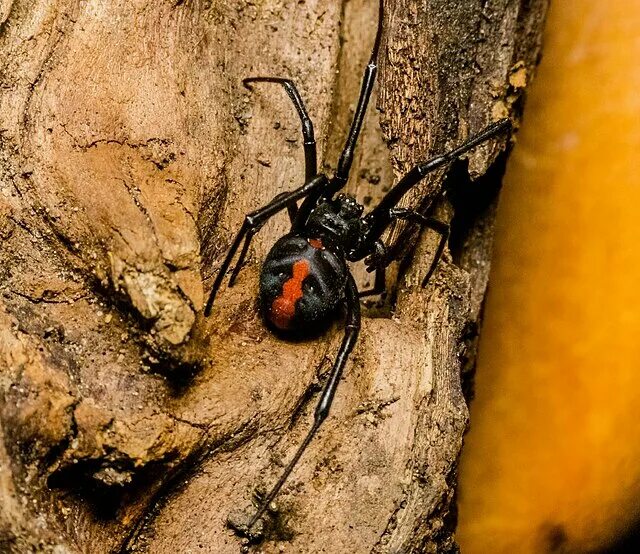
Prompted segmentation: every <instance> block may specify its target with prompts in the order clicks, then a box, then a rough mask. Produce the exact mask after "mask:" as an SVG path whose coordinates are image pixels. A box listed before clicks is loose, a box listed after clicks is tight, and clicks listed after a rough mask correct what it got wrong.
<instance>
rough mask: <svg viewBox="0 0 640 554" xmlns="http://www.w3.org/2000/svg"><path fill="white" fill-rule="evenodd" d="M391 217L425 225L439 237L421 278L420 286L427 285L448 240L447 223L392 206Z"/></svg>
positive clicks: (393, 219)
mask: <svg viewBox="0 0 640 554" xmlns="http://www.w3.org/2000/svg"><path fill="white" fill-rule="evenodd" d="M391 217H392V221H396V220H398V219H403V220H405V221H410V222H412V223H418V224H419V225H420V226H422V227H427V228H428V229H431V230H432V231H435V232H436V233H437V234H438V235H439V237H440V239H439V240H438V247H437V248H436V253H435V254H434V256H433V261H432V262H431V265H430V266H429V271H427V274H426V275H425V276H424V279H423V280H422V288H424V287H426V286H427V283H428V282H429V279H431V276H432V275H433V272H434V271H435V270H436V267H437V265H438V262H439V261H440V258H441V257H442V253H443V252H444V247H445V246H446V244H447V240H449V232H450V228H449V224H448V223H445V222H444V221H440V220H439V219H435V218H434V217H427V216H425V215H422V214H421V213H419V212H416V211H415V210H411V209H409V208H394V209H393V210H391Z"/></svg>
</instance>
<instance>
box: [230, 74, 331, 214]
mask: <svg viewBox="0 0 640 554" xmlns="http://www.w3.org/2000/svg"><path fill="white" fill-rule="evenodd" d="M249 83H279V84H281V85H282V86H283V87H284V90H285V91H286V93H287V95H288V96H289V98H291V101H292V102H293V105H294V107H295V109H296V111H297V112H298V116H300V122H301V123H302V136H303V138H304V162H305V163H304V165H305V179H306V180H307V181H308V180H309V179H311V178H312V177H313V176H314V175H316V174H317V172H318V162H317V157H318V155H317V152H316V139H315V136H314V134H313V122H312V121H311V118H310V117H309V114H308V112H307V109H306V108H305V106H304V101H303V100H302V97H301V96H300V93H299V92H298V89H297V88H296V85H295V84H294V82H293V81H292V80H291V79H284V78H282V77H249V78H247V79H243V81H242V84H243V85H244V86H245V87H247V88H251V86H250V84H249ZM294 219H295V215H294V216H293V217H291V220H292V221H293V220H294Z"/></svg>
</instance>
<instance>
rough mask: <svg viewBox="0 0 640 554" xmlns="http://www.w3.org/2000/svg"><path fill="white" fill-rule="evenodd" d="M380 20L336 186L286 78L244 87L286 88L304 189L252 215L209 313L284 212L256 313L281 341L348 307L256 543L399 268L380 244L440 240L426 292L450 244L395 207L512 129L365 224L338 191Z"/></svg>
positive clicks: (389, 197) (415, 172) (407, 186)
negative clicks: (410, 236) (286, 223)
mask: <svg viewBox="0 0 640 554" xmlns="http://www.w3.org/2000/svg"><path fill="white" fill-rule="evenodd" d="M383 13H384V0H380V3H379V11H378V28H377V33H376V38H375V42H374V45H373V49H372V52H371V58H370V60H369V63H368V64H367V66H366V68H365V71H364V76H363V80H362V85H361V90H360V97H359V99H358V104H357V108H356V111H355V114H354V117H353V121H352V123H351V128H350V130H349V134H348V137H347V140H346V144H345V146H344V149H343V151H342V154H341V156H340V159H339V161H338V167H337V170H336V172H335V175H334V176H333V177H331V178H330V177H328V176H327V175H324V174H322V173H318V170H317V161H316V159H317V155H316V141H315V137H314V131H313V123H312V121H311V118H310V117H309V115H308V113H307V110H306V108H305V105H304V102H303V100H302V97H301V96H300V94H299V92H298V89H297V88H296V86H295V84H294V83H293V81H291V80H290V79H286V78H281V77H251V78H248V79H244V80H243V84H244V85H245V86H246V87H248V88H251V83H257V82H267V83H277V84H280V85H282V86H283V87H284V89H285V91H286V93H287V95H288V96H289V98H290V99H291V101H292V102H293V105H294V107H295V109H296V111H297V113H298V116H299V118H300V121H301V123H302V136H303V138H304V154H305V183H304V184H303V185H302V186H301V187H300V188H298V189H296V190H293V191H291V192H285V193H283V194H279V195H278V196H276V197H275V198H274V199H273V200H272V201H271V202H269V203H268V204H267V205H265V206H264V207H262V208H260V209H258V210H255V211H253V212H251V213H249V214H247V216H246V217H245V219H244V223H243V224H242V226H241V228H240V230H239V232H238V234H237V235H236V237H235V239H234V240H233V243H232V244H231V247H230V248H229V251H228V253H227V255H226V257H225V258H224V261H223V262H222V265H221V267H220V270H219V272H218V274H217V275H216V279H215V281H214V283H213V287H212V289H211V293H210V295H209V299H208V301H207V304H206V307H205V310H204V314H205V316H209V315H210V314H211V310H212V308H213V303H214V300H215V298H216V295H217V293H218V291H219V290H220V286H221V284H222V281H223V280H224V278H225V275H226V274H227V272H228V270H229V267H230V265H231V262H232V261H233V259H234V257H235V255H236V253H237V251H238V249H239V248H240V245H241V244H242V249H241V250H240V255H239V256H238V261H237V262H236V265H235V267H234V269H233V271H232V272H231V276H230V278H229V285H228V286H229V287H231V286H233V284H234V282H235V280H236V277H237V276H238V273H239V271H240V269H241V267H242V265H243V262H244V260H245V258H246V255H247V252H248V250H249V245H250V244H251V240H252V238H253V237H254V235H255V234H256V233H257V232H258V231H259V230H260V228H261V227H262V226H263V225H264V223H265V222H266V221H268V220H269V219H270V218H272V217H273V216H275V215H276V214H278V213H279V212H281V211H284V210H287V211H288V213H289V218H290V221H291V229H290V231H289V232H288V233H287V234H286V235H284V236H283V237H282V238H280V239H279V240H278V241H277V242H276V243H275V244H274V245H273V247H272V248H271V250H270V252H269V254H268V255H267V257H266V260H265V261H264V264H263V266H262V270H261V274H260V306H261V311H262V315H263V317H264V320H265V322H266V324H267V325H268V326H269V327H271V328H272V329H273V330H274V331H275V332H277V333H281V334H285V335H287V334H288V335H300V334H310V333H314V332H317V331H318V330H319V329H322V328H323V327H324V326H325V325H326V323H327V322H328V321H331V320H332V317H333V316H334V315H335V314H336V312H337V311H338V308H339V306H340V305H343V306H344V307H345V308H346V323H345V331H344V337H343V340H342V344H341V346H340V349H339V351H338V354H337V356H336V358H335V360H334V362H333V366H332V369H331V371H330V373H329V377H328V379H327V381H326V383H325V385H324V388H323V390H322V392H321V394H320V398H319V400H318V403H317V406H316V409H315V413H314V420H313V424H312V426H311V429H310V430H309V432H308V434H307V435H306V437H305V439H304V441H303V442H302V444H301V445H300V446H299V447H298V449H297V451H296V453H295V454H294V456H293V458H292V459H291V460H290V461H289V463H288V464H287V466H286V468H285V470H284V472H283V474H282V476H281V477H280V479H279V480H278V481H277V483H276V484H275V485H274V486H273V488H272V489H271V490H270V492H269V493H268V494H267V495H266V496H265V497H264V498H263V499H262V501H261V503H260V505H259V508H258V510H257V511H256V512H255V514H254V515H253V517H252V518H251V519H250V520H249V523H248V524H247V526H246V528H245V529H244V532H245V533H246V534H250V530H251V528H252V527H253V526H254V525H255V524H256V522H257V521H258V520H259V519H260V518H261V517H262V516H263V514H264V513H265V511H266V510H267V508H268V507H269V505H270V504H271V502H272V501H273V500H274V498H275V497H276V496H277V494H278V493H279V491H280V489H281V488H282V486H283V485H284V483H285V481H286V480H287V478H288V477H289V475H290V474H291V472H292V471H293V469H294V467H295V465H296V464H297V462H298V460H299V459H300V457H301V456H302V454H303V453H304V451H305V449H306V448H307V446H308V445H309V443H310V442H311V440H312V439H313V438H314V436H315V435H316V434H317V432H318V429H319V428H320V426H321V424H322V422H323V421H324V420H325V419H326V418H327V416H328V415H329V410H330V408H331V403H332V402H333V398H334V396H335V394H336V389H337V387H338V383H339V382H340V378H341V376H342V371H343V369H344V366H345V363H346V361H347V358H348V357H349V354H350V353H351V351H352V350H353V347H354V345H355V343H356V340H357V338H358V333H359V330H360V300H359V299H360V298H362V297H364V296H370V295H376V294H381V293H383V292H384V290H385V269H386V267H387V266H388V265H389V264H390V263H391V262H392V261H393V259H392V257H391V256H389V255H388V252H387V249H386V248H385V245H384V244H383V243H382V241H381V237H382V235H383V233H384V232H385V230H386V229H387V228H388V227H389V226H390V225H391V224H392V223H394V222H395V221H397V220H406V221H408V222H410V223H415V224H419V225H421V226H424V227H427V228H429V229H431V230H433V231H435V232H436V233H437V234H438V235H439V237H440V238H439V242H438V246H437V249H436V252H435V255H434V259H433V261H432V263H431V266H430V268H429V270H428V272H427V274H426V275H425V277H424V279H423V281H422V287H425V286H426V284H427V282H428V281H429V278H430V277H431V275H432V274H433V272H434V270H435V268H436V266H437V264H438V261H439V259H440V257H441V255H442V252H443V250H444V247H445V244H446V242H447V239H448V235H449V226H448V225H447V224H446V223H444V222H442V221H438V220H437V219H434V218H432V217H426V216H425V215H423V214H422V213H419V212H417V211H415V210H411V209H407V208H399V207H397V206H398V203H399V202H400V200H401V199H402V198H403V197H404V195H405V194H406V193H407V192H408V191H409V190H411V188H412V187H413V186H415V185H416V184H417V183H418V182H419V181H420V180H421V179H423V178H424V177H425V176H426V175H428V174H429V173H431V172H432V171H434V170H436V169H439V168H441V167H443V166H446V165H447V164H450V163H451V162H453V161H455V160H456V159H457V158H458V157H460V156H462V155H463V154H465V153H467V152H468V151H470V150H471V149H473V148H474V147H476V146H478V145H479V144H481V143H483V142H485V141H486V140H488V139H490V138H492V137H494V136H495V135H497V134H498V133H501V132H503V131H505V130H507V129H509V128H510V121H509V120H508V119H503V120H500V121H498V122H496V123H493V124H491V125H489V126H488V127H486V128H485V129H484V130H483V131H482V132H480V133H479V134H478V135H476V136H474V137H472V138H471V139H469V140H467V141H466V142H464V143H463V144H461V145H460V146H458V147H457V148H455V149H453V150H451V151H450V152H447V153H445V154H443V155H441V156H436V157H434V158H432V159H430V160H428V161H426V162H424V163H420V164H418V165H416V166H415V167H414V168H413V169H411V170H410V171H409V172H408V173H406V174H405V175H404V176H403V177H402V178H401V179H400V181H399V182H398V183H397V184H396V185H395V186H394V187H392V188H391V189H390V190H389V192H388V193H387V194H386V195H385V196H384V197H383V198H382V200H381V201H380V203H379V204H378V205H377V206H376V207H375V208H373V209H372V210H371V211H370V212H369V213H367V214H366V215H364V216H363V211H364V208H363V206H362V205H361V204H359V203H358V202H357V201H356V200H355V198H353V197H352V196H350V195H348V194H344V193H342V192H340V191H341V190H342V189H343V188H344V187H345V185H346V183H347V180H348V178H349V170H350V168H351V164H352V161H353V154H354V149H355V146H356V143H357V140H358V135H359V134H360V129H361V127H362V123H363V120H364V116H365V113H366V110H367V105H368V103H369V99H370V97H371V91H372V89H373V85H374V82H375V77H376V73H377V60H378V51H379V49H380V42H381V38H382V29H383ZM299 200H302V203H301V205H300V206H298V205H297V202H298V201H299ZM360 260H364V261H365V264H366V267H367V270H368V271H369V272H372V271H375V277H374V285H373V287H372V288H371V289H369V290H364V291H358V288H357V286H356V283H355V280H354V278H353V276H352V274H351V272H350V270H349V268H348V266H347V262H357V261H360Z"/></svg>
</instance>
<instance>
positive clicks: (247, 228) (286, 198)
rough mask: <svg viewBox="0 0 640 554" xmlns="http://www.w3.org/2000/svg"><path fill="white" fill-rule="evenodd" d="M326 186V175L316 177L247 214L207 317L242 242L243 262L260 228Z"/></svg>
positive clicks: (215, 286)
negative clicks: (290, 206) (292, 205)
mask: <svg viewBox="0 0 640 554" xmlns="http://www.w3.org/2000/svg"><path fill="white" fill-rule="evenodd" d="M326 184H327V178H326V177H325V176H324V175H316V176H315V177H314V178H313V179H311V180H309V181H307V182H306V183H305V184H304V185H303V186H301V187H300V188H298V189H296V190H293V191H291V192H288V193H284V194H279V195H278V196H276V197H275V198H274V199H273V200H272V201H271V202H269V203H268V204H267V205H266V206H264V207H262V208H260V209H258V210H255V211H253V212H251V213H249V214H247V216H246V217H245V218H244V222H243V223H242V227H240V230H239V231H238V234H237V235H236V237H235V239H234V240H233V242H232V243H231V247H230V248H229V252H227V255H226V257H225V259H224V261H223V262H222V265H221V266H220V270H219V271H218V274H217V275H216V279H215V281H214V282H213V287H212V288H211V293H210V294H209V299H208V300H207V304H206V306H205V309H204V315H205V316H209V315H210V314H211V309H212V307H213V302H214V300H215V298H216V294H217V293H218V290H219V289H220V285H221V284H222V280H223V279H224V276H225V275H226V273H227V270H228V269H229V266H230V265H231V262H232V261H233V257H234V256H235V253H236V252H237V250H238V248H239V247H240V244H241V243H242V241H243V240H245V244H244V246H243V247H242V252H241V254H240V260H241V261H242V260H243V259H244V257H245V256H246V254H247V250H248V249H249V244H250V242H251V239H252V238H253V236H254V235H255V234H256V233H257V232H258V230H259V229H260V227H262V225H264V223H265V222H266V221H268V220H269V219H270V218H272V217H273V216H274V215H276V214H277V213H278V212H281V211H282V210H284V209H285V208H287V206H289V205H290V204H291V203H294V202H296V201H297V200H300V199H301V198H304V197H305V196H307V195H309V194H311V193H313V192H314V191H315V190H316V189H317V188H321V187H324V186H325V185H326ZM239 268H240V265H239V264H238V265H236V268H235V269H234V271H233V274H232V276H231V279H232V280H235V277H236V276H237V274H238V271H240V269H239Z"/></svg>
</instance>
